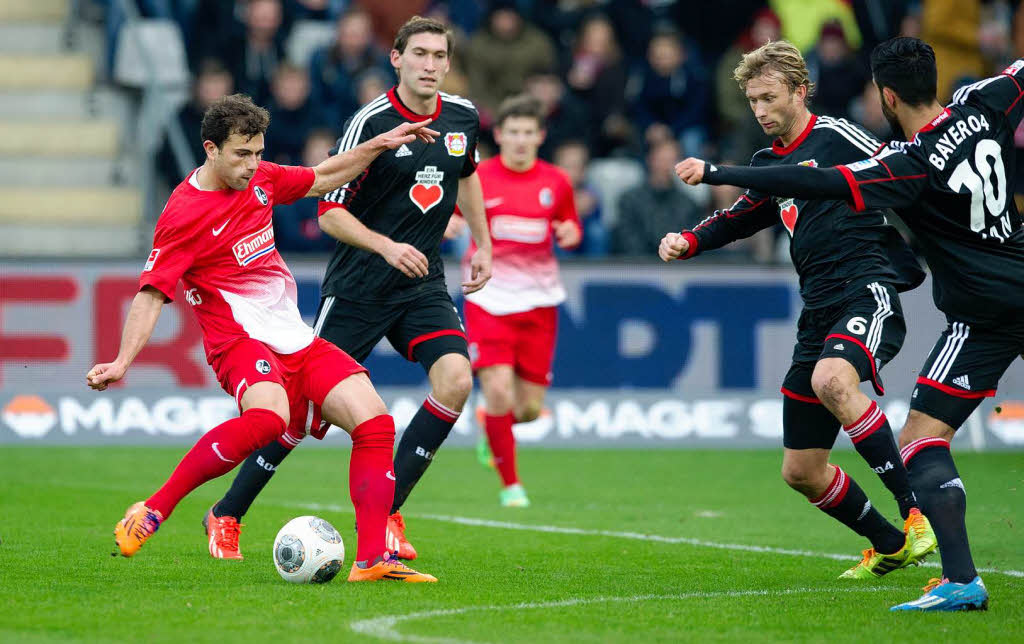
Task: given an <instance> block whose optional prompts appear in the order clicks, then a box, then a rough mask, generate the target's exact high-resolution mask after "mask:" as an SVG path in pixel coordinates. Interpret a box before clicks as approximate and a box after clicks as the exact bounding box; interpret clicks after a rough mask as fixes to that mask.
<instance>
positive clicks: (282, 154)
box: [263, 63, 318, 165]
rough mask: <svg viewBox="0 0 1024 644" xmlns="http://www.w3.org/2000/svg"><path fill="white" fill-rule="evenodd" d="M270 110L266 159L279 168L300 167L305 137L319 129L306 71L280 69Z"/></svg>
mask: <svg viewBox="0 0 1024 644" xmlns="http://www.w3.org/2000/svg"><path fill="white" fill-rule="evenodd" d="M268 108H269V110H270V122H271V123H273V124H274V128H273V129H270V130H267V133H266V135H265V137H266V138H265V146H266V151H265V152H264V153H263V158H265V159H266V160H268V161H273V162H274V163H277V164H280V165H299V164H300V160H301V159H302V149H303V146H304V143H305V141H306V137H307V136H309V133H310V132H311V131H312V130H313V128H315V127H316V126H317V125H318V117H317V114H316V112H315V111H314V109H313V105H312V103H310V101H309V75H308V74H307V73H306V70H305V69H302V68H301V67H296V66H294V65H292V64H290V63H281V64H280V65H278V67H277V72H276V73H275V74H274V81H273V83H272V84H271V100H270V102H269V104H268Z"/></svg>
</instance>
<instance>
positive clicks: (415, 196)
mask: <svg viewBox="0 0 1024 644" xmlns="http://www.w3.org/2000/svg"><path fill="white" fill-rule="evenodd" d="M442 197H444V188H442V187H441V186H440V185H439V184H436V183H433V184H425V183H416V184H413V186H412V187H411V188H409V198H410V199H412V202H413V203H414V204H416V207H417V208H419V209H420V211H421V212H423V213H424V214H426V212H427V211H428V210H430V209H431V208H433V207H434V206H436V205H437V204H439V203H441V198H442Z"/></svg>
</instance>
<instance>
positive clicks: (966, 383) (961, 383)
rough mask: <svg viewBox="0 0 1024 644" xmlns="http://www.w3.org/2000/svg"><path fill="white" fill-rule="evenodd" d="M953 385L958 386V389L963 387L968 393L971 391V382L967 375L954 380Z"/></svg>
mask: <svg viewBox="0 0 1024 644" xmlns="http://www.w3.org/2000/svg"><path fill="white" fill-rule="evenodd" d="M953 384H954V385H956V386H957V387H962V388H964V389H966V390H968V391H970V390H971V381H970V379H969V378H968V377H967V374H966V373H965V374H964V375H962V376H957V377H956V378H953Z"/></svg>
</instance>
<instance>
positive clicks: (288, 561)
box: [274, 516, 345, 584]
mask: <svg viewBox="0 0 1024 644" xmlns="http://www.w3.org/2000/svg"><path fill="white" fill-rule="evenodd" d="M343 563H345V544H344V543H342V541H341V535H340V534H338V531H337V530H335V529H334V526H332V525H331V524H330V523H328V522H326V521H324V520H323V519H321V518H320V517H311V516H306V517H296V518H294V519H292V520H291V521H289V522H288V523H286V524H284V527H283V528H281V531H280V532H278V533H277V538H276V539H274V566H275V567H276V568H277V572H278V573H280V575H281V577H282V578H284V580H285V581H290V582H292V583H293V584H326V583H327V582H329V581H330V580H332V579H334V577H335V576H336V575H337V574H338V572H339V571H340V570H341V566H342V564H343Z"/></svg>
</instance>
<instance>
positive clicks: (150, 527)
mask: <svg viewBox="0 0 1024 644" xmlns="http://www.w3.org/2000/svg"><path fill="white" fill-rule="evenodd" d="M159 529H160V517H159V516H157V514H156V513H155V512H153V511H152V510H148V509H147V510H146V514H145V516H144V517H142V519H141V520H138V521H135V522H134V523H133V524H132V527H131V535H132V536H133V537H135V538H136V539H139V540H143V539H148V538H149V537H151V536H153V533H154V532H156V531H157V530H159Z"/></svg>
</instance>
